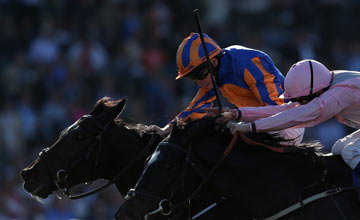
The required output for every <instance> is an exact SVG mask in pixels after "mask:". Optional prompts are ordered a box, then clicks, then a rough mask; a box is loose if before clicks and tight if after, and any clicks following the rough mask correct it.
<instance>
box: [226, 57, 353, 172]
mask: <svg viewBox="0 0 360 220" xmlns="http://www.w3.org/2000/svg"><path fill="white" fill-rule="evenodd" d="M284 96H285V98H288V99H290V100H291V101H292V102H295V103H297V104H295V105H294V104H290V105H289V108H288V109H275V110H274V109H271V107H263V111H271V112H274V115H273V116H271V117H267V118H263V119H258V120H255V121H253V122H251V123H245V122H239V123H235V122H228V123H227V127H229V128H230V130H231V132H232V133H235V132H237V131H239V132H249V131H277V130H282V129H286V128H290V127H294V126H296V127H312V126H315V125H317V124H319V123H321V122H324V121H326V120H328V119H330V118H332V117H336V119H337V120H338V121H339V122H341V123H343V124H345V125H347V126H350V127H352V128H356V129H358V130H356V131H355V132H353V133H352V134H349V135H348V136H346V137H344V138H342V139H339V140H338V141H336V142H335V144H334V145H333V146H332V150H331V151H332V153H333V154H341V156H342V158H343V159H344V161H345V162H346V163H347V164H348V165H349V166H350V167H351V168H352V169H353V170H355V172H357V173H359V174H360V72H355V71H346V70H336V71H329V70H328V69H327V68H326V67H325V66H324V65H323V64H321V63H319V62H317V61H315V60H302V61H300V62H298V63H296V64H294V65H293V66H292V67H291V68H290V70H289V72H288V73H287V75H286V78H285V93H284ZM243 110H244V112H246V111H247V110H248V109H246V108H244V109H241V108H240V111H243ZM276 111H278V112H276Z"/></svg>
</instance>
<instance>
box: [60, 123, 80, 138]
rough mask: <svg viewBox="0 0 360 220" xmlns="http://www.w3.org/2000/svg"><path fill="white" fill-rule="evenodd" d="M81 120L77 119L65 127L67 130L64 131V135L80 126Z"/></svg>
mask: <svg viewBox="0 0 360 220" xmlns="http://www.w3.org/2000/svg"><path fill="white" fill-rule="evenodd" d="M79 122H80V119H78V120H77V121H75V122H74V123H73V124H72V125H70V126H69V127H67V128H65V130H64V131H63V132H62V135H65V134H67V133H69V132H71V131H73V130H75V129H76V128H78V127H79Z"/></svg>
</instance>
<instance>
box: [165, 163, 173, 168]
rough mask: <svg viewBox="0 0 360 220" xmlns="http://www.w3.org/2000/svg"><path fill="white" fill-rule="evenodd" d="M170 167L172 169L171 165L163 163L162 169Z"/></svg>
mask: <svg viewBox="0 0 360 220" xmlns="http://www.w3.org/2000/svg"><path fill="white" fill-rule="evenodd" d="M171 167H173V165H172V164H171V163H164V164H163V168H164V169H170V168H171Z"/></svg>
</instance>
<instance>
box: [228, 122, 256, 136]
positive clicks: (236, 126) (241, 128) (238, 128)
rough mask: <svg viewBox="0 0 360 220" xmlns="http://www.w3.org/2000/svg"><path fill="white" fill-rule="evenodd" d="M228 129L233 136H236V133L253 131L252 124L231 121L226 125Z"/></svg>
mask: <svg viewBox="0 0 360 220" xmlns="http://www.w3.org/2000/svg"><path fill="white" fill-rule="evenodd" d="M226 127H227V128H229V129H230V132H231V133H232V134H235V133H236V132H240V133H247V132H250V131H251V125H250V123H244V122H231V121H229V122H228V123H227V124H226Z"/></svg>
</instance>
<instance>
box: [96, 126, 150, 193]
mask: <svg viewBox="0 0 360 220" xmlns="http://www.w3.org/2000/svg"><path fill="white" fill-rule="evenodd" d="M149 139H150V138H149V136H144V137H140V135H137V134H135V133H133V132H129V131H128V130H127V129H126V128H125V127H123V126H121V125H118V124H116V123H112V124H110V125H109V128H108V130H107V131H106V136H105V140H104V145H105V146H104V147H105V148H106V149H105V150H104V154H102V158H101V159H102V161H103V162H102V164H104V166H103V167H102V174H103V175H104V176H103V178H106V179H109V180H111V179H113V178H114V177H115V176H116V175H118V174H119V173H120V172H123V170H124V169H126V168H127V167H128V165H129V164H130V163H132V162H133V160H135V159H136V158H137V156H138V155H139V154H141V153H142V151H143V149H144V148H145V147H146V145H147V143H148V141H149ZM155 144H156V143H155ZM151 153H152V151H151V150H150V151H149V152H148V154H151ZM147 156H149V155H145V156H144V157H142V158H140V159H138V161H136V162H135V163H134V165H133V166H131V167H129V168H128V170H127V171H126V173H125V174H124V176H123V177H122V178H121V180H118V181H117V182H116V186H117V187H118V189H119V191H120V193H121V194H124V193H126V192H127V191H128V190H129V189H130V187H132V186H134V185H135V183H136V181H137V179H138V177H139V176H140V174H141V172H142V170H143V167H144V164H145V159H146V157H147Z"/></svg>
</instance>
